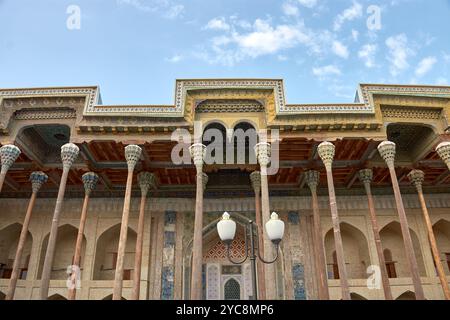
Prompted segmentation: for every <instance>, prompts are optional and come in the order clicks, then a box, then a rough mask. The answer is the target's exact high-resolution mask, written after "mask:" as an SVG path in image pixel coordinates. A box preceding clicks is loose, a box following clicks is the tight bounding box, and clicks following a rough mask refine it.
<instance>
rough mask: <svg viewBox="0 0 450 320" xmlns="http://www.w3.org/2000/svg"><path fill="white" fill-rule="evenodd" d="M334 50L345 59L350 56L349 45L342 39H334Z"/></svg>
mask: <svg viewBox="0 0 450 320" xmlns="http://www.w3.org/2000/svg"><path fill="white" fill-rule="evenodd" d="M332 50H333V52H334V54H335V55H337V56H338V57H341V58H343V59H347V58H348V56H349V53H348V49H347V47H346V46H345V45H344V44H342V42H340V41H337V40H335V41H333V46H332Z"/></svg>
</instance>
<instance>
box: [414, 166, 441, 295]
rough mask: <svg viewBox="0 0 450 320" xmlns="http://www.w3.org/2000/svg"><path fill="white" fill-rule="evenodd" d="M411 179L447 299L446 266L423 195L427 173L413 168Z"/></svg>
mask: <svg viewBox="0 0 450 320" xmlns="http://www.w3.org/2000/svg"><path fill="white" fill-rule="evenodd" d="M408 178H409V180H410V181H411V182H412V183H413V184H414V185H415V186H416V189H417V193H418V195H419V201H420V206H421V207H422V213H423V217H424V219H425V225H426V226H427V232H428V240H429V241H430V246H431V252H432V253H433V259H434V264H435V266H436V270H437V273H438V276H439V281H440V282H441V286H442V291H443V292H444V297H445V299H446V300H450V290H449V287H448V282H447V276H446V275H445V271H444V267H443V265H442V262H441V258H440V255H439V249H438V246H437V243H436V237H435V236H434V232H433V225H432V223H431V219H430V215H429V213H428V208H427V205H426V203H425V197H424V196H423V189H422V184H423V181H424V180H425V173H424V172H423V171H421V170H413V171H411V172H410V173H409V174H408Z"/></svg>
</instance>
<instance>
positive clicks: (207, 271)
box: [183, 213, 282, 300]
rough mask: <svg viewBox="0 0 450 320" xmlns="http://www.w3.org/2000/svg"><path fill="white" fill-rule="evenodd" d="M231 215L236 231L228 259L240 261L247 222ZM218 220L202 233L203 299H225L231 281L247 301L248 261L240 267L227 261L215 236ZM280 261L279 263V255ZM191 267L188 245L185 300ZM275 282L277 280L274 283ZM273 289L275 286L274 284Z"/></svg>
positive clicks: (221, 244) (185, 260)
mask: <svg viewBox="0 0 450 320" xmlns="http://www.w3.org/2000/svg"><path fill="white" fill-rule="evenodd" d="M231 215H232V218H233V219H234V220H235V221H236V223H237V231H236V237H235V239H234V241H233V243H232V245H231V248H230V249H231V254H230V255H231V257H232V259H233V260H242V258H243V257H244V256H245V238H244V226H245V225H246V224H247V222H248V218H246V217H244V216H243V215H240V214H237V213H232V214H231ZM219 220H220V218H219V219H216V220H214V221H213V222H212V223H210V224H208V225H207V226H206V227H205V228H204V229H203V263H204V264H203V299H204V300H223V299H225V296H224V293H225V284H226V283H228V281H229V280H230V279H234V280H235V281H237V282H238V284H239V287H240V299H241V300H248V299H250V298H251V296H252V294H253V287H252V281H251V269H250V261H249V260H247V261H246V262H245V263H244V264H243V265H234V264H233V263H231V262H230V261H229V260H228V258H227V251H226V247H225V245H224V244H223V243H222V241H221V240H220V238H219V236H218V234H217V229H216V225H217V222H218V221H219ZM279 259H280V260H281V259H282V252H281V251H280V258H279ZM191 263H192V241H191V242H190V243H188V245H187V247H186V249H185V254H184V259H183V272H184V277H183V279H184V286H183V287H184V298H185V299H189V293H190V279H191ZM278 281H280V280H279V279H277V282H278ZM232 283H234V282H232ZM273 285H274V286H276V284H273ZM230 290H231V289H230Z"/></svg>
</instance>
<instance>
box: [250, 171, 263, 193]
mask: <svg viewBox="0 0 450 320" xmlns="http://www.w3.org/2000/svg"><path fill="white" fill-rule="evenodd" d="M250 182H251V184H252V187H253V190H254V191H255V193H258V194H259V192H260V191H261V172H259V171H254V172H252V173H250Z"/></svg>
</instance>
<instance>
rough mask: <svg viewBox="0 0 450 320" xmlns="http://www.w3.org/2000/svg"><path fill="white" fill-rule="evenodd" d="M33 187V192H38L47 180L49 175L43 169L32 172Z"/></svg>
mask: <svg viewBox="0 0 450 320" xmlns="http://www.w3.org/2000/svg"><path fill="white" fill-rule="evenodd" d="M29 180H30V182H31V189H32V190H33V193H38V191H39V189H41V187H42V185H43V184H44V183H46V182H47V180H48V176H47V175H46V174H45V173H44V172H42V171H34V172H32V173H31V174H30V179H29Z"/></svg>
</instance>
